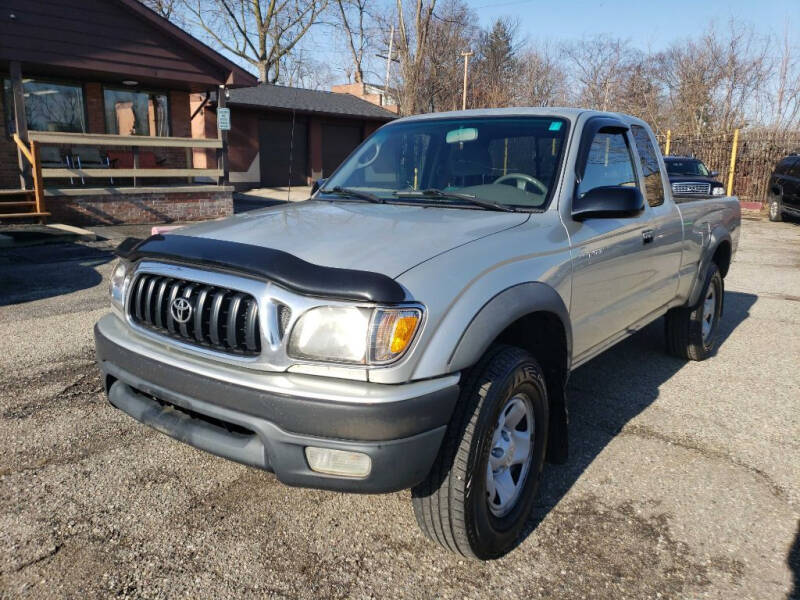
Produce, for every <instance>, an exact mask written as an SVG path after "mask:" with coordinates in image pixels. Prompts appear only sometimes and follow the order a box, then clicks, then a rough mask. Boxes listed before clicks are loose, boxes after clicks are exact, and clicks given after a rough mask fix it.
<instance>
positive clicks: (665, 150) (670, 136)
mask: <svg viewBox="0 0 800 600" xmlns="http://www.w3.org/2000/svg"><path fill="white" fill-rule="evenodd" d="M671 141H672V129H667V143H666V145H665V146H664V156H669V144H670V142H671Z"/></svg>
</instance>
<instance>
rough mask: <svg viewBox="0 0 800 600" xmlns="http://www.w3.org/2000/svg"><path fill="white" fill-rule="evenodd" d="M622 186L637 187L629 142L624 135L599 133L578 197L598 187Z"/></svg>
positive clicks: (592, 147)
mask: <svg viewBox="0 0 800 600" xmlns="http://www.w3.org/2000/svg"><path fill="white" fill-rule="evenodd" d="M620 185H625V186H635V185H636V175H635V174H634V170H633V159H632V157H631V150H630V148H629V147H628V141H627V140H626V138H625V135H624V134H622V133H605V132H599V133H597V134H596V135H595V136H594V140H592V145H591V147H590V149H589V156H588V159H587V161H586V168H585V169H584V172H583V177H582V178H581V182H580V184H579V185H578V195H583V194H585V193H586V192H588V191H589V190H593V189H594V188H598V187H606V186H620Z"/></svg>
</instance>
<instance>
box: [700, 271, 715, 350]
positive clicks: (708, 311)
mask: <svg viewBox="0 0 800 600" xmlns="http://www.w3.org/2000/svg"><path fill="white" fill-rule="evenodd" d="M716 310H717V293H716V291H715V290H714V286H713V285H710V286H709V287H708V292H706V299H705V300H704V301H703V341H704V342H705V341H708V337H709V336H710V335H711V331H712V330H713V328H714V313H715V312H716Z"/></svg>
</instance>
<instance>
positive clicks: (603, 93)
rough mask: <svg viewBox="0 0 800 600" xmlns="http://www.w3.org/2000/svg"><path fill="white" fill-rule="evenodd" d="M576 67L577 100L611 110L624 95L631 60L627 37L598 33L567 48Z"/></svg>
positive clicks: (586, 104)
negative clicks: (625, 38)
mask: <svg viewBox="0 0 800 600" xmlns="http://www.w3.org/2000/svg"><path fill="white" fill-rule="evenodd" d="M564 56H565V58H566V60H568V61H569V62H571V65H572V67H573V68H574V71H573V77H574V78H575V83H576V87H577V100H579V102H580V103H581V105H582V106H585V107H587V108H595V109H598V110H609V109H610V108H611V106H612V104H613V103H614V102H615V101H616V99H618V98H620V97H621V96H622V91H623V89H624V87H625V82H626V76H627V73H628V70H629V66H630V62H631V48H630V45H629V43H628V42H627V41H626V40H622V39H618V38H609V37H606V36H597V37H594V38H590V39H587V40H581V41H579V42H575V43H574V44H569V45H567V46H565V47H564Z"/></svg>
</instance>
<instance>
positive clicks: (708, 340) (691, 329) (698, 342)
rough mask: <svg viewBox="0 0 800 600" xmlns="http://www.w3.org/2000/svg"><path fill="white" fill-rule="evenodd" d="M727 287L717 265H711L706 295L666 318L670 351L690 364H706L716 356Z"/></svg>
mask: <svg viewBox="0 0 800 600" xmlns="http://www.w3.org/2000/svg"><path fill="white" fill-rule="evenodd" d="M724 294H725V286H724V283H723V281H722V275H720V272H719V269H718V268H717V265H715V264H713V263H712V264H711V266H710V267H709V271H708V273H707V275H706V283H705V286H704V287H703V293H702V294H701V295H700V300H698V301H697V302H696V303H695V305H694V306H682V307H680V308H673V309H671V310H670V311H669V312H668V313H667V316H666V321H665V333H666V338H667V351H668V352H669V353H670V354H673V355H675V356H678V357H680V358H688V359H689V360H705V359H706V358H708V357H709V356H711V354H712V353H713V352H714V347H715V346H716V343H717V329H718V325H719V319H720V317H721V316H722V300H723V295H724Z"/></svg>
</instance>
